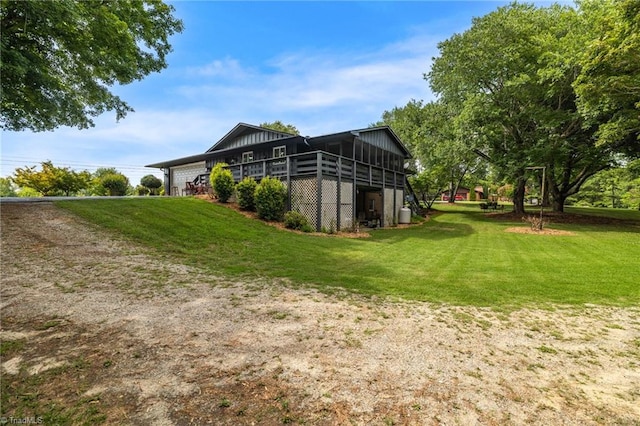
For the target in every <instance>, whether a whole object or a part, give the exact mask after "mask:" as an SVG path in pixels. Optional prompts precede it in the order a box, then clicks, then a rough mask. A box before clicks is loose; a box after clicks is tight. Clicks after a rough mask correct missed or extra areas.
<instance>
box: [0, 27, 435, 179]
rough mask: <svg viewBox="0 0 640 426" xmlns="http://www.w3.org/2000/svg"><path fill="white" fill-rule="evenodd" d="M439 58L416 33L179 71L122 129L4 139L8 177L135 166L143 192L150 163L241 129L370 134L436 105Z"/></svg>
mask: <svg viewBox="0 0 640 426" xmlns="http://www.w3.org/2000/svg"><path fill="white" fill-rule="evenodd" d="M436 53H437V49H436V39H435V38H433V37H430V36H428V35H427V36H421V35H419V34H417V35H414V36H412V37H410V38H408V39H406V40H401V41H398V42H394V43H390V44H388V45H385V46H382V47H381V48H379V49H377V50H371V51H341V52H328V51H310V50H307V51H299V52H287V53H283V54H281V55H279V56H277V57H273V58H271V60H269V61H266V62H265V63H262V64H250V65H247V64H243V63H241V62H240V61H239V60H238V59H234V58H230V57H226V58H220V59H216V60H213V61H210V62H208V63H207V64H204V65H203V66H201V67H191V68H186V69H185V70H183V71H182V73H180V70H176V71H177V73H176V72H174V73H172V74H173V75H176V74H181V75H182V76H183V77H182V78H183V79H184V80H183V83H182V84H181V85H180V86H177V87H171V86H169V87H164V88H163V89H164V90H165V91H168V92H170V93H172V94H173V97H171V98H167V99H165V100H161V101H160V102H159V103H158V104H156V105H148V106H146V107H136V112H135V113H130V114H129V115H128V116H127V117H126V118H125V119H124V120H122V121H120V122H119V123H116V122H115V121H114V120H113V114H105V115H104V116H101V117H99V118H98V119H97V120H96V127H95V128H92V129H88V130H83V131H78V130H77V129H70V128H61V129H58V130H56V131H55V132H50V133H35V134H34V133H30V132H17V133H15V132H9V133H3V134H2V157H3V158H2V160H3V161H2V168H1V169H0V173H1V174H2V175H3V176H6V175H8V174H11V173H12V172H13V169H14V168H15V167H18V166H22V165H24V164H18V165H14V163H11V162H8V161H5V158H7V157H8V158H11V159H16V158H20V159H25V158H26V159H30V160H33V161H32V162H31V163H30V164H37V163H39V162H40V161H44V160H46V159H51V160H53V161H54V164H56V165H57V163H56V160H58V162H60V163H61V165H64V164H62V163H64V162H67V163H69V164H70V165H72V166H73V165H74V164H75V165H81V164H88V165H96V164H97V165H102V166H115V167H116V168H118V166H121V167H122V168H125V166H126V168H127V170H122V171H123V172H124V173H125V174H127V175H128V176H129V178H130V180H131V182H132V183H134V184H135V183H137V182H139V180H140V177H141V176H143V175H144V174H148V173H149V172H153V173H154V174H155V175H157V176H161V174H160V172H159V171H153V170H149V169H143V168H142V166H144V165H145V164H150V163H154V162H159V161H162V160H167V159H171V158H179V157H183V156H188V155H194V154H198V153H202V152H204V151H205V150H206V149H208V148H209V147H210V146H211V145H213V144H214V143H215V142H216V141H217V140H218V139H219V138H221V137H222V136H224V135H225V134H226V133H227V132H228V131H229V130H230V129H231V128H232V127H233V126H234V125H235V124H237V123H238V122H247V123H252V124H260V123H262V122H270V121H275V120H282V121H284V122H286V123H291V124H293V125H295V126H296V127H297V128H298V129H299V130H300V131H301V133H302V134H305V135H319V134H324V133H332V132H337V131H342V130H347V129H351V128H361V127H366V126H368V125H369V124H370V123H373V122H375V121H378V120H379V119H380V117H381V115H382V113H383V112H384V111H385V110H389V109H392V108H393V107H395V106H402V105H404V104H406V103H407V102H408V101H409V100H410V99H412V98H414V99H431V98H432V95H431V94H430V92H429V89H428V85H427V82H426V81H424V79H423V77H422V76H423V73H424V72H426V71H427V70H428V69H429V64H430V61H431V57H432V56H435V54H436ZM258 66H260V68H258ZM132 93H133V92H132ZM130 95H131V94H129V96H130ZM132 104H134V102H132ZM74 168H76V167H75V166H74ZM77 168H79V169H82V167H77Z"/></svg>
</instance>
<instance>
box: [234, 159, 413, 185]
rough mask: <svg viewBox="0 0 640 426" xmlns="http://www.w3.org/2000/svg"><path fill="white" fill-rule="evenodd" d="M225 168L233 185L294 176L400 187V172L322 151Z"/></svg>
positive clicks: (401, 180) (402, 180)
mask: <svg viewBox="0 0 640 426" xmlns="http://www.w3.org/2000/svg"><path fill="white" fill-rule="evenodd" d="M228 167H229V170H231V173H232V174H233V179H234V180H235V181H236V182H239V181H241V180H242V179H243V178H245V177H252V178H254V179H256V180H260V179H262V178H263V177H265V176H271V177H277V178H288V177H289V178H290V177H296V176H305V175H308V176H317V175H318V171H320V173H321V174H322V175H323V176H335V177H340V178H341V179H344V180H349V181H353V180H354V173H355V181H356V183H357V184H360V185H368V186H380V187H382V186H387V187H391V186H394V187H402V186H403V183H404V179H402V175H403V173H400V172H397V171H394V170H389V169H384V168H382V167H378V166H374V165H371V164H366V163H362V162H360V161H356V160H353V159H351V158H346V157H341V156H339V155H334V154H329V153H327V152H324V151H313V152H305V153H302V154H292V155H289V156H287V157H280V158H269V159H264V160H256V161H249V162H246V163H240V164H232V165H230V166H228Z"/></svg>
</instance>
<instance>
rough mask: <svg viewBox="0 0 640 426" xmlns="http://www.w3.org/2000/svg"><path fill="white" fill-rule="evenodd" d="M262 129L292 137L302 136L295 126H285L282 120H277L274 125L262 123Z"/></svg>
mask: <svg viewBox="0 0 640 426" xmlns="http://www.w3.org/2000/svg"><path fill="white" fill-rule="evenodd" d="M260 127H264V128H265V129H271V130H275V131H277V132H283V133H290V134H292V135H300V131H298V129H297V128H296V126H294V125H293V124H284V123H283V122H282V121H280V120H276V121H274V122H273V123H262V124H261V125H260Z"/></svg>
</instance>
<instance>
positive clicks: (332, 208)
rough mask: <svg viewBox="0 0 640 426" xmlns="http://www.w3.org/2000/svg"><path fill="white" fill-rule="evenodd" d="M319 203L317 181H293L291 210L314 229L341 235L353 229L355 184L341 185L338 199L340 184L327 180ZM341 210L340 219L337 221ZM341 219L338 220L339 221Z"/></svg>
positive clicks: (322, 185)
mask: <svg viewBox="0 0 640 426" xmlns="http://www.w3.org/2000/svg"><path fill="white" fill-rule="evenodd" d="M320 188H321V193H320V200H318V180H317V178H315V177H313V178H297V179H292V180H291V210H295V211H298V212H300V213H301V214H302V215H304V216H305V217H306V218H307V219H308V220H309V224H310V225H311V226H312V227H313V228H314V229H318V227H319V228H320V229H324V230H326V231H332V232H335V231H340V230H342V229H347V228H349V229H350V228H351V227H352V226H353V211H354V210H353V209H354V206H353V183H351V182H342V183H341V184H340V197H338V180H337V179H332V178H324V179H322V181H321V187H320ZM318 202H320V203H321V204H320V217H318ZM338 206H340V217H339V218H338ZM338 219H339V220H338Z"/></svg>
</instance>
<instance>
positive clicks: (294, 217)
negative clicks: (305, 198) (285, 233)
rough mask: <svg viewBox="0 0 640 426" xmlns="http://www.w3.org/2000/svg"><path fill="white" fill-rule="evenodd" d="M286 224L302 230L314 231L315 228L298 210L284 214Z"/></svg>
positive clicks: (288, 226) (290, 227)
mask: <svg viewBox="0 0 640 426" xmlns="http://www.w3.org/2000/svg"><path fill="white" fill-rule="evenodd" d="M284 226H285V227H286V228H289V229H295V230H298V231H302V232H313V228H312V227H311V225H310V224H309V221H308V220H307V218H306V217H305V216H303V215H302V213H300V212H296V211H288V212H286V213H285V214H284Z"/></svg>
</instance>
